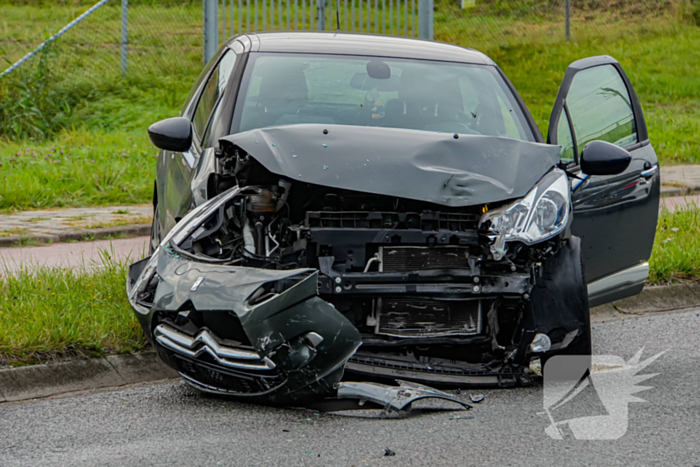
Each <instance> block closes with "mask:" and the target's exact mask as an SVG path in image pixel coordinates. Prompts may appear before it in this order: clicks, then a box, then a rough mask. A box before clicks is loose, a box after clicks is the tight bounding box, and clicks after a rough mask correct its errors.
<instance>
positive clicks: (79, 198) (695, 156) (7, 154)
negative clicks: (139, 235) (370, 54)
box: [0, 0, 700, 212]
mask: <svg viewBox="0 0 700 467" xmlns="http://www.w3.org/2000/svg"><path fill="white" fill-rule="evenodd" d="M0 3H1V4H2V5H3V14H4V17H5V23H3V24H4V28H5V32H6V35H7V37H9V38H10V39H11V40H10V41H9V42H10V43H11V44H10V45H12V44H14V43H15V42H13V41H16V42H18V43H21V42H23V41H29V40H30V39H31V36H32V34H34V35H36V30H37V29H36V28H37V27H38V26H39V25H43V26H46V28H47V29H46V30H55V29H57V28H58V27H60V26H59V25H63V24H65V23H66V22H67V21H69V20H70V19H73V18H75V17H76V16H77V15H78V14H79V13H80V12H82V11H84V10H85V8H86V6H87V3H86V2H81V1H79V0H71V1H67V2H64V3H61V4H58V5H53V4H52V3H51V2H46V1H43V0H42V1H39V0H32V1H29V0H26V1H25V0H23V1H21V2H9V1H6V0H0ZM132 3H133V5H132V7H133V8H131V10H130V12H131V13H130V14H131V15H132V19H133V21H132V22H131V23H130V30H133V31H134V38H133V39H134V43H133V44H130V47H132V48H133V50H132V52H133V54H132V56H131V57H132V58H131V59H130V60H131V61H130V69H129V70H130V71H129V74H128V76H127V77H126V78H124V77H122V76H120V74H119V71H118V47H117V48H115V47H112V46H113V45H115V44H117V45H118V27H117V26H118V25H119V21H118V18H119V15H118V13H119V11H118V10H119V9H118V8H117V7H105V9H101V10H99V11H98V13H95V15H94V16H93V17H91V18H90V19H89V20H88V22H86V24H85V26H84V27H83V26H81V27H79V28H77V29H76V30H74V31H71V32H69V33H68V34H66V35H65V36H63V37H62V38H61V40H59V41H58V42H57V43H56V45H55V46H52V48H51V50H50V51H49V52H47V53H48V55H47V56H46V60H43V61H41V60H39V61H37V64H36V65H32V66H30V67H27V68H23V69H20V70H19V71H18V72H15V73H13V74H12V75H10V77H6V78H3V79H1V80H0V180H1V181H2V183H0V212H2V211H11V210H23V209H40V208H50V207H62V206H89V205H107V204H112V203H120V204H129V203H146V202H148V201H149V200H150V197H151V193H152V181H153V174H154V168H155V162H156V161H155V159H154V158H153V155H154V154H155V153H156V150H155V149H154V148H153V147H152V146H151V144H150V142H149V141H148V138H147V137H146V128H147V127H148V125H150V124H151V123H153V122H155V121H158V120H160V119H162V118H166V117H171V116H174V115H177V113H178V111H179V109H180V107H181V105H182V103H183V102H184V100H185V97H186V95H187V93H188V91H189V88H190V86H191V85H192V83H193V82H194V79H195V77H196V75H197V74H198V71H199V69H200V68H201V62H200V60H201V34H200V27H201V25H199V23H200V22H201V3H197V2H189V3H178V2H175V3H173V2H172V1H163V0H148V1H146V0H143V1H139V2H132ZM617 3H620V4H624V3H625V2H624V1H621V2H617ZM617 3H616V4H617ZM627 3H629V5H628V7H629V6H630V5H631V7H634V8H637V4H638V2H627ZM476 4H477V8H476V9H472V10H461V9H459V8H457V7H456V6H455V5H456V4H455V5H453V4H452V3H448V2H443V1H438V2H437V11H436V23H435V36H436V39H438V40H442V41H446V42H452V43H456V44H459V45H463V46H467V47H474V48H477V49H480V50H482V51H484V52H485V53H487V54H488V55H490V56H491V57H492V58H494V60H495V61H496V62H497V63H498V64H499V65H500V66H501V67H502V68H503V70H504V71H505V73H506V74H507V75H508V76H509V77H510V79H511V80H512V81H513V83H514V85H515V86H516V88H517V89H518V90H519V92H520V93H521V94H522V96H523V98H524V100H525V102H526V103H527V105H528V107H529V108H530V110H531V111H532V113H533V115H534V117H535V119H536V121H537V123H538V125H539V126H540V128H541V130H542V131H543V133H545V134H546V130H547V122H548V119H549V112H550V110H551V108H552V105H553V102H554V99H555V96H556V93H557V90H558V88H559V85H560V83H561V80H562V78H563V76H564V72H565V70H566V67H567V66H568V65H569V64H570V63H571V62H573V61H575V60H577V59H580V58H584V57H588V56H592V55H600V54H609V55H613V56H614V57H616V58H617V59H618V60H619V61H620V62H621V63H622V64H623V66H624V67H625V69H626V71H627V73H628V74H629V75H630V78H631V80H632V82H633V84H634V86H635V89H636V91H637V94H638V95H639V97H640V99H641V101H642V106H643V108H644V111H645V115H646V118H647V126H648V127H649V133H650V137H651V140H652V143H653V144H654V147H655V148H656V151H657V153H658V155H659V158H660V160H661V163H662V164H678V163H700V140H698V138H697V135H698V134H700V86H698V78H697V77H698V76H700V47H698V46H697V44H699V43H700V27H698V26H697V25H696V23H695V22H694V21H693V20H692V12H689V11H686V10H687V9H686V10H684V9H683V8H680V7H678V8H676V7H674V8H667V6H668V5H686V4H687V5H690V4H688V3H687V2H684V1H683V0H676V1H674V2H666V3H664V7H663V8H659V9H658V11H656V10H655V11H643V12H641V13H640V12H637V11H634V10H629V9H627V10H621V11H618V12H615V11H598V10H596V11H595V12H591V11H578V12H577V10H575V13H576V14H575V15H574V18H573V20H572V25H573V30H572V40H571V41H567V40H566V39H564V38H563V32H562V31H563V24H562V20H561V14H560V13H561V12H559V11H554V10H552V8H551V7H550V6H548V5H549V4H548V3H547V2H546V1H540V0H521V1H518V2H487V1H483V2H477V3H476ZM643 4H645V5H647V4H651V3H650V2H646V3H644V2H643ZM172 5H178V6H177V7H175V8H173V7H172ZM181 5H186V6H184V7H180V6H181ZM640 5H641V4H640ZM687 5H686V6H687ZM647 6H648V5H647ZM529 7H532V9H531V11H530V10H528V8H529ZM543 12H548V13H543ZM307 13H308V11H307ZM630 15H631V16H630ZM370 16H371V17H374V14H373V13H372V14H371V15H370ZM43 26H42V27H43ZM33 28H34V29H33ZM138 41H141V42H138ZM95 44H97V46H98V48H99V53H96V52H95V49H94V46H95ZM139 44H141V45H139ZM154 51H155V53H154ZM4 53H5V52H3V51H2V50H0V54H4ZM17 54H18V53H17V52H15V53H14V55H13V54H9V55H8V57H11V58H16V57H15V55H17ZM36 89H38V90H39V91H38V92H35V91H32V90H36ZM54 150H56V152H57V153H59V154H60V151H61V150H63V151H64V154H70V159H69V158H68V157H63V158H57V157H54V156H55V154H56V153H54ZM124 154H126V156H124ZM57 161H59V162H57ZM76 161H81V162H76ZM92 161H94V162H92Z"/></svg>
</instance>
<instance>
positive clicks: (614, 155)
mask: <svg viewBox="0 0 700 467" xmlns="http://www.w3.org/2000/svg"><path fill="white" fill-rule="evenodd" d="M631 160H632V155H631V154H630V153H629V152H628V151H627V150H626V149H623V148H621V147H620V146H616V145H614V144H612V143H608V142H606V141H591V142H590V143H588V144H587V145H586V147H585V148H584V149H583V152H582V153H581V171H582V172H583V173H585V174H587V175H617V174H620V173H622V172H624V171H625V169H627V166H629V165H630V161H631Z"/></svg>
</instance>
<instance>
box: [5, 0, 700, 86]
mask: <svg viewBox="0 0 700 467" xmlns="http://www.w3.org/2000/svg"><path fill="white" fill-rule="evenodd" d="M7 1H8V0H0V2H7ZM73 1H74V2H78V3H77V4H75V3H71V2H66V4H63V3H60V4H58V5H53V6H48V5H49V4H47V6H46V7H41V6H36V5H33V3H34V2H19V3H16V2H10V3H2V10H3V14H4V16H5V23H4V32H5V33H4V35H3V36H0V73H1V74H5V76H8V75H11V74H12V73H11V71H15V70H16V69H18V68H23V67H31V66H32V63H34V62H36V61H37V60H36V59H35V56H36V55H38V54H41V53H50V54H51V58H50V62H51V64H52V66H53V68H54V70H55V71H57V73H56V74H55V75H56V76H60V77H62V78H64V79H71V80H75V79H81V78H85V79H94V78H100V79H104V78H105V76H112V75H114V79H117V77H118V76H119V75H124V74H127V76H148V75H153V74H154V73H155V74H167V75H170V76H176V77H177V76H191V75H192V74H196V73H197V72H198V70H199V69H201V66H202V61H203V58H206V56H207V55H211V53H212V50H215V49H216V48H218V45H219V43H220V42H221V41H223V40H224V39H225V38H228V37H230V36H232V35H234V34H237V33H239V32H247V31H260V30H280V29H284V30H304V29H330V30H334V29H336V27H337V25H336V23H337V22H338V19H339V23H340V29H341V30H342V31H356V32H370V33H379V34H393V35H404V36H412V37H413V36H420V37H433V29H434V37H435V39H437V40H442V41H446V42H452V43H458V44H460V45H465V46H471V47H475V48H481V49H485V50H486V51H489V50H490V49H491V48H493V47H495V46H498V47H501V46H503V47H507V46H511V45H518V44H527V43H533V42H558V41H566V40H574V41H575V40H578V39H579V38H582V37H585V38H587V39H589V40H590V39H591V38H595V37H599V38H600V39H601V40H605V38H606V35H607V34H608V33H609V31H612V30H615V32H616V34H618V35H619V34H624V33H625V32H626V31H640V30H645V29H649V28H654V27H656V26H657V25H658V24H660V23H663V22H664V21H687V20H688V19H687V18H688V17H690V18H691V19H690V21H692V13H690V16H689V15H688V11H689V9H691V8H693V5H694V4H693V1H694V0H101V1H99V2H98V3H97V4H92V3H90V4H85V3H80V0H73ZM93 1H97V0H93ZM433 1H434V4H433ZM38 3H40V2H38ZM431 4H432V5H433V7H432V8H430V5H431ZM205 5H209V6H212V10H210V12H209V14H205V8H204V6H205ZM433 14H434V18H433V17H432V15H433ZM207 18H209V28H207V21H206V19H207ZM212 18H214V19H213V20H212ZM207 29H208V30H209V31H210V34H209V35H208V36H207V35H205V34H204V32H205V31H206V30H207ZM205 36H206V37H208V38H209V39H208V41H206V43H205ZM47 38H50V40H49V41H48V42H46V43H45V41H46V40H47ZM44 43H45V45H44V46H42V44H44ZM37 48H39V51H38V52H35V53H34V55H32V51H36V50H37ZM49 50H50V52H47V51H49ZM205 50H206V51H207V52H208V53H205ZM28 54H29V55H28ZM23 57H28V58H26V59H25V60H24V61H23V62H21V63H20V64H19V65H17V62H18V61H21V60H22V58H23ZM13 64H14V67H13ZM2 79H3V78H0V80H2Z"/></svg>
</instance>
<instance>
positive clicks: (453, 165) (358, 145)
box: [222, 124, 559, 207]
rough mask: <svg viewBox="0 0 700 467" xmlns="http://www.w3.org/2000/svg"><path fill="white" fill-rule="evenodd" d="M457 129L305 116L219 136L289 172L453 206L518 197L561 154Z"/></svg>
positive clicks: (336, 184)
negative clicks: (313, 120) (307, 120)
mask: <svg viewBox="0 0 700 467" xmlns="http://www.w3.org/2000/svg"><path fill="white" fill-rule="evenodd" d="M457 136H458V137H457V138H455V137H454V135H452V134H442V133H436V132H428V131H415V130H403V129H397V128H380V127H355V126H343V125H319V124H303V125H292V126H286V127H284V126H283V127H276V128H263V129H258V130H250V131H246V132H242V133H238V134H235V135H231V136H227V137H225V138H223V139H222V142H224V144H226V143H227V142H228V143H231V144H233V145H234V146H237V147H239V148H241V149H242V150H244V151H246V152H248V153H250V154H254V155H255V159H256V160H257V161H258V162H259V163H260V164H262V165H263V166H264V167H265V168H266V169H267V170H269V171H270V172H272V173H274V174H277V175H282V176H285V177H288V178H289V179H292V180H303V181H304V182H307V183H313V184H317V185H323V186H328V187H334V188H342V189H346V190H354V191H360V192H368V193H376V194H381V195H387V196H396V197H399V198H407V199H416V200H421V201H427V202H431V203H436V204H441V205H445V206H454V207H458V206H473V205H477V204H484V203H493V202H498V201H503V200H506V199H513V198H519V197H521V196H523V195H524V194H525V193H527V192H528V191H529V190H530V189H531V188H532V186H533V185H534V184H535V183H536V182H537V181H538V180H539V179H540V178H542V176H543V175H544V174H545V173H547V172H548V171H549V170H550V169H551V168H552V167H554V166H555V165H556V164H557V163H558V162H559V149H558V148H557V147H556V146H550V145H546V144H541V143H531V142H527V141H520V140H515V139H509V138H499V137H493V136H476V135H457ZM298 154H301V156H299V157H293V156H294V155H298Z"/></svg>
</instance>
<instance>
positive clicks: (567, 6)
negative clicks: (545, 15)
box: [564, 0, 571, 39]
mask: <svg viewBox="0 0 700 467" xmlns="http://www.w3.org/2000/svg"><path fill="white" fill-rule="evenodd" d="M564 17H565V21H566V38H567V39H571V0H564Z"/></svg>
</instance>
